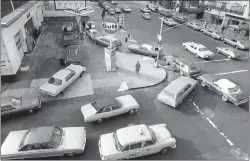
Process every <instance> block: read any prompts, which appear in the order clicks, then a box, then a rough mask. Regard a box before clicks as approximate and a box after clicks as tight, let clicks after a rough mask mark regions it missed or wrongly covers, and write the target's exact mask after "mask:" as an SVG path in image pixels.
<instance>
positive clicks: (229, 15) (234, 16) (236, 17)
mask: <svg viewBox="0 0 250 161" xmlns="http://www.w3.org/2000/svg"><path fill="white" fill-rule="evenodd" d="M225 15H226V16H228V17H231V18H235V19H239V20H245V21H249V19H246V18H244V17H242V16H236V15H232V14H229V13H226V14H225Z"/></svg>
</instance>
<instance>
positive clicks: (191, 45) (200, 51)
mask: <svg viewBox="0 0 250 161" xmlns="http://www.w3.org/2000/svg"><path fill="white" fill-rule="evenodd" d="M182 45H183V47H184V49H185V50H188V51H190V52H191V53H193V54H194V55H195V56H196V57H197V58H203V59H210V58H211V57H213V56H214V53H212V52H211V51H210V50H208V49H207V48H206V47H205V46H204V45H202V44H199V43H195V42H185V43H183V44H182Z"/></svg>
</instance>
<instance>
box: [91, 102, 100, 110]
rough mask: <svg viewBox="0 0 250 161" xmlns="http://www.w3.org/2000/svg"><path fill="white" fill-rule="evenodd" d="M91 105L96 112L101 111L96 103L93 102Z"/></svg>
mask: <svg viewBox="0 0 250 161" xmlns="http://www.w3.org/2000/svg"><path fill="white" fill-rule="evenodd" d="M91 105H92V106H93V107H94V108H95V110H96V111H98V110H99V106H98V104H97V102H96V101H94V102H92V103H91Z"/></svg>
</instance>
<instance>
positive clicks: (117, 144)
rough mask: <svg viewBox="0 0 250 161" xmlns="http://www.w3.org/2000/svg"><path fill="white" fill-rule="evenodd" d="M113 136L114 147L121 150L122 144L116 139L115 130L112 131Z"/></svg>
mask: <svg viewBox="0 0 250 161" xmlns="http://www.w3.org/2000/svg"><path fill="white" fill-rule="evenodd" d="M113 138H114V140H115V147H116V149H117V150H119V151H121V150H122V149H123V146H122V145H121V144H120V142H119V141H118V138H117V134H116V132H114V133H113Z"/></svg>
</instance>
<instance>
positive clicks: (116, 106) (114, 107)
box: [111, 105, 120, 110]
mask: <svg viewBox="0 0 250 161" xmlns="http://www.w3.org/2000/svg"><path fill="white" fill-rule="evenodd" d="M111 107H112V109H113V110H118V109H120V106H118V105H113V106H111Z"/></svg>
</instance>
